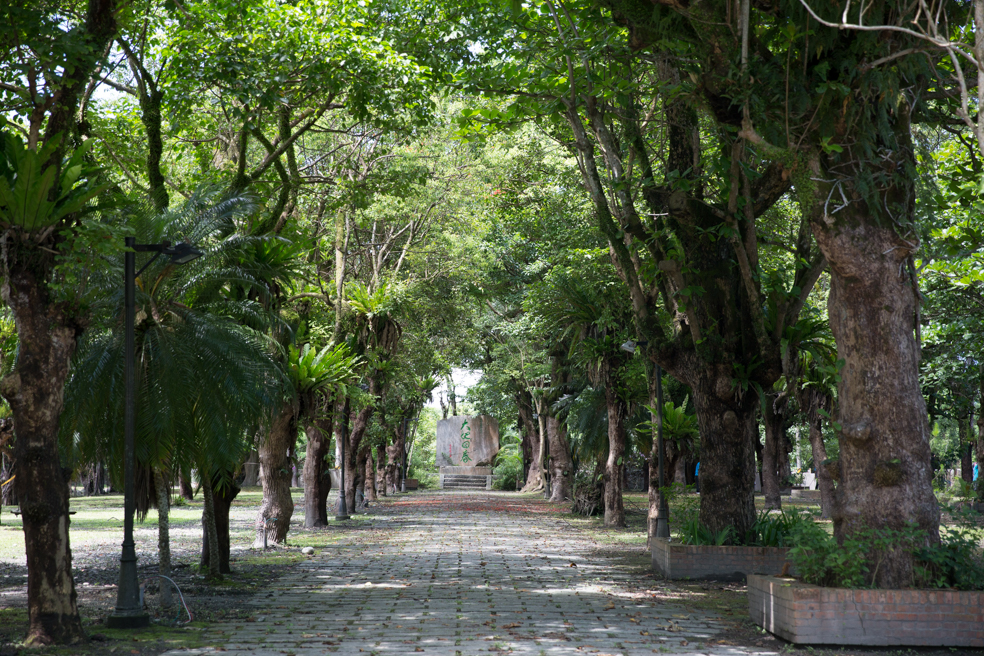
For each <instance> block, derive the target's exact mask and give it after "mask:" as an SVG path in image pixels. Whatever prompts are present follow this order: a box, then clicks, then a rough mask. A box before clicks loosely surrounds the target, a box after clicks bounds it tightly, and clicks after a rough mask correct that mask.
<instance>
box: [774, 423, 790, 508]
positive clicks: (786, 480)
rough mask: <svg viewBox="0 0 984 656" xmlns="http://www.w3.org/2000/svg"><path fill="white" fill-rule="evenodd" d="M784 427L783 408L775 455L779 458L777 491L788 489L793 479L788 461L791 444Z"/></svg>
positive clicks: (785, 426)
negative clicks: (777, 449)
mask: <svg viewBox="0 0 984 656" xmlns="http://www.w3.org/2000/svg"><path fill="white" fill-rule="evenodd" d="M787 428H788V427H787V425H786V408H785V407H784V408H783V412H782V424H780V425H779V452H778V453H777V454H776V455H777V456H778V458H779V490H780V491H782V490H785V489H788V488H789V487H790V486H791V485H792V483H791V482H790V481H792V478H793V468H792V465H791V464H790V461H789V454H790V452H791V451H792V450H793V447H792V444H791V443H790V441H789V431H788V430H787Z"/></svg>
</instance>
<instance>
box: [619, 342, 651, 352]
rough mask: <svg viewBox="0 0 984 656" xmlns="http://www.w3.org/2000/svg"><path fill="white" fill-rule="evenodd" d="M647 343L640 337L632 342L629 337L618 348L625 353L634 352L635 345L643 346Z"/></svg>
mask: <svg viewBox="0 0 984 656" xmlns="http://www.w3.org/2000/svg"><path fill="white" fill-rule="evenodd" d="M648 343H649V342H647V341H646V340H644V339H640V340H639V341H638V342H634V341H632V340H631V339H630V340H629V341H627V342H625V343H624V344H622V345H621V346H620V347H619V348H620V349H622V350H623V351H625V352H626V353H635V351H636V347H637V346H645V345H646V344H648Z"/></svg>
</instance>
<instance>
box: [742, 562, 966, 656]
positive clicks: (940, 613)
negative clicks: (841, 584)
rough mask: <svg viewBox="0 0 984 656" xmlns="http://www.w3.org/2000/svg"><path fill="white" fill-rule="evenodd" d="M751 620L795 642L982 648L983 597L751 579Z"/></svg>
mask: <svg viewBox="0 0 984 656" xmlns="http://www.w3.org/2000/svg"><path fill="white" fill-rule="evenodd" d="M748 612H749V615H751V617H752V621H754V622H755V623H757V624H758V625H760V626H761V627H763V628H764V629H765V630H767V631H769V632H770V633H774V634H775V635H777V636H779V637H780V638H783V639H784V640H788V641H789V642H792V643H794V644H798V645H800V644H806V645H869V646H906V647H984V593H982V592H960V591H951V590H851V589H846V588H821V587H817V586H815V585H808V584H806V583H800V582H799V581H794V580H793V579H786V578H776V577H772V576H757V575H754V574H753V575H750V576H749V577H748Z"/></svg>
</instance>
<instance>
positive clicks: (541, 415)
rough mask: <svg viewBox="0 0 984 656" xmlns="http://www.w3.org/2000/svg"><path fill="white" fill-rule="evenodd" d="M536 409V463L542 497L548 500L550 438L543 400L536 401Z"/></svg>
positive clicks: (545, 405) (545, 406)
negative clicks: (541, 484)
mask: <svg viewBox="0 0 984 656" xmlns="http://www.w3.org/2000/svg"><path fill="white" fill-rule="evenodd" d="M536 409H537V415H538V416H537V419H536V425H537V428H538V430H537V434H538V435H539V436H540V453H539V454H538V456H537V461H538V462H539V463H540V480H541V481H543V496H544V498H546V499H549V498H550V470H549V466H550V460H549V458H550V451H549V447H550V438H549V436H548V435H547V415H546V411H547V404H546V403H545V402H544V401H543V399H537V401H536Z"/></svg>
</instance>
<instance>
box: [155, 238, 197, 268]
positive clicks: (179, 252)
mask: <svg viewBox="0 0 984 656" xmlns="http://www.w3.org/2000/svg"><path fill="white" fill-rule="evenodd" d="M161 252H162V253H164V255H170V256H171V264H188V262H191V261H192V260H195V259H198V258H199V257H201V256H202V255H204V253H202V252H201V251H200V250H198V249H197V248H195V247H194V246H192V245H191V244H186V243H184V242H181V243H180V244H175V245H174V246H171V247H168V248H165V249H164V250H163V251H161Z"/></svg>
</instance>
